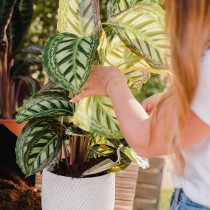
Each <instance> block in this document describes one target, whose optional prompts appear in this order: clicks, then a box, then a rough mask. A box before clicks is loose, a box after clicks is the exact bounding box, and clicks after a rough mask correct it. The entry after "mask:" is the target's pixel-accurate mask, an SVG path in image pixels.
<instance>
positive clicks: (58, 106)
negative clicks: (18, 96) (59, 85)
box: [16, 91, 73, 123]
mask: <svg viewBox="0 0 210 210" xmlns="http://www.w3.org/2000/svg"><path fill="white" fill-rule="evenodd" d="M72 106H73V105H72V104H71V103H69V98H68V97H67V96H66V95H65V94H64V93H62V92H56V91H46V92H43V93H37V94H35V95H34V96H33V97H31V99H30V100H29V101H28V103H26V104H24V105H23V106H22V107H21V108H20V110H19V112H18V114H17V115H16V122H17V123H22V122H24V121H28V120H30V119H33V118H40V117H46V116H49V117H51V116H53V117H54V116H63V115H72V109H73V107H72Z"/></svg>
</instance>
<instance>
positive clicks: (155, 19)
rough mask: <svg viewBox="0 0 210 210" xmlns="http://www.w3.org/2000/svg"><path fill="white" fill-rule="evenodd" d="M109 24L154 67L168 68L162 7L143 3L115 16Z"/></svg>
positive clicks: (167, 45)
mask: <svg viewBox="0 0 210 210" xmlns="http://www.w3.org/2000/svg"><path fill="white" fill-rule="evenodd" d="M108 24H110V25H112V28H113V29H114V30H115V31H116V33H117V34H118V35H119V37H120V38H121V40H122V41H123V42H124V43H125V45H126V46H127V47H128V48H130V49H131V50H132V51H133V52H135V53H137V54H138V55H140V56H141V57H143V58H144V59H145V60H146V61H147V63H148V64H149V65H150V66H151V67H152V68H155V69H167V68H168V61H167V56H168V55H167V53H168V52H167V50H169V41H168V40H167V37H166V35H165V12H164V10H163V9H162V8H161V7H160V6H159V5H157V4H147V3H139V4H137V5H135V6H133V7H132V8H130V9H127V10H124V11H123V12H121V13H119V14H116V15H113V16H111V17H110V21H109V23H108Z"/></svg>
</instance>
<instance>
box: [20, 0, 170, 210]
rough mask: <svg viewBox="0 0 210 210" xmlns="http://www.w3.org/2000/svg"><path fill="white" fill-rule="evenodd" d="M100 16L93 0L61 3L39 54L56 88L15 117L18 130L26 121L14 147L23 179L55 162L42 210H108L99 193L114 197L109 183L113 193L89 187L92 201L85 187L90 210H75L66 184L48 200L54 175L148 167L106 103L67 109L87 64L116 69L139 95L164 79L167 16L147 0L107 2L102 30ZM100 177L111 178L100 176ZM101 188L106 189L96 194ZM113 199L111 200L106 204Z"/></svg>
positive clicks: (93, 99)
mask: <svg viewBox="0 0 210 210" xmlns="http://www.w3.org/2000/svg"><path fill="white" fill-rule="evenodd" d="M99 11H100V10H99V1H98V0H87V1H82V0H77V1H76V0H71V1H70V0H60V3H59V10H58V32H57V33H56V34H54V35H53V36H51V37H50V38H49V40H48V41H47V42H46V44H45V47H44V53H43V63H44V66H45V69H46V72H47V74H48V75H49V77H50V79H51V80H52V81H53V83H50V84H48V85H47V86H46V87H44V88H43V89H42V90H41V91H40V92H39V93H38V94H35V95H34V96H33V97H32V98H31V99H30V100H29V101H28V103H26V104H24V105H23V106H22V107H21V108H20V110H19V113H18V114H17V116H16V122H18V123H22V122H24V121H29V122H28V123H27V125H26V126H25V127H24V129H23V131H22V133H21V134H20V136H19V138H18V143H17V146H16V155H17V162H18V164H19V166H20V167H21V169H22V171H23V172H24V173H25V174H26V176H29V175H31V174H34V173H36V172H38V171H41V170H43V169H44V168H45V167H47V166H48V165H49V164H51V163H52V162H53V160H54V159H55V161H54V164H53V165H51V166H50V168H49V169H48V170H44V174H43V180H44V182H43V186H44V187H43V194H42V196H43V202H42V204H43V209H56V208H57V209H78V208H81V209H106V210H107V209H113V199H112V201H108V202H107V201H105V200H103V199H100V197H102V198H103V195H102V194H103V192H102V191H100V193H99V192H98V190H99V189H102V188H108V190H109V189H110V188H112V189H114V188H113V181H111V186H112V187H111V186H109V187H107V186H108V184H107V183H106V182H105V181H104V180H103V181H100V182H99V184H98V188H97V187H96V185H97V184H96V183H95V184H93V183H92V184H91V186H93V185H94V187H96V188H95V189H96V190H94V189H93V190H90V189H89V193H88V191H86V190H85V189H84V185H85V184H82V187H81V188H80V191H79V192H80V193H81V192H85V193H83V194H85V195H87V196H88V202H86V203H83V202H82V201H80V202H78V203H76V204H75V205H79V207H78V206H77V207H75V206H73V203H74V201H75V199H73V200H71V199H70V198H75V197H74V196H75V195H76V194H77V193H76V192H75V191H71V190H70V189H72V187H71V186H69V185H68V183H70V178H68V179H67V180H68V181H67V183H65V184H62V183H63V181H62V180H61V181H60V183H59V182H58V184H53V185H54V186H56V190H55V191H56V193H55V191H54V192H51V193H49V192H50V190H49V188H50V187H53V186H52V182H53V183H55V179H57V177H60V178H61V179H64V178H63V176H57V175H55V174H59V175H67V176H71V177H76V178H78V177H89V176H93V175H95V176H97V175H98V177H99V178H102V177H103V178H104V177H105V176H107V177H108V179H110V177H111V175H110V172H118V171H120V170H122V169H124V168H126V167H127V166H128V165H129V164H130V163H131V162H132V161H137V162H138V163H139V164H140V165H141V166H144V167H147V161H146V160H144V159H142V158H140V157H138V156H137V155H136V154H135V152H134V151H133V150H132V149H130V148H129V146H128V145H127V144H126V141H125V140H123V136H122V133H121V132H120V129H119V126H118V123H117V120H116V116H115V113H114V110H113V108H112V104H111V101H110V100H109V98H108V97H89V98H86V99H84V100H82V101H80V102H78V103H76V105H72V104H70V103H69V99H70V98H71V97H72V96H73V95H74V94H75V93H77V92H78V91H79V90H80V88H81V87H82V85H83V84H84V83H85V81H86V80H87V78H88V75H89V73H90V71H91V66H92V64H95V65H98V64H99V65H105V66H110V65H113V66H117V67H118V68H119V69H120V70H121V71H122V72H123V73H124V75H125V77H126V78H127V81H128V85H129V87H130V88H131V89H132V90H137V91H139V90H140V89H141V86H142V84H143V83H145V82H146V81H147V79H148V78H149V75H150V73H162V74H168V72H167V71H165V69H167V67H168V64H167V53H166V51H167V50H168V48H169V44H168V40H167V37H166V36H165V33H164V10H163V9H162V8H161V7H160V6H159V5H158V4H156V3H153V1H148V0H147V1H137V0H130V1H118V0H110V1H109V3H108V9H107V11H108V19H107V21H106V22H104V23H101V22H100V14H99ZM61 148H62V149H61ZM63 157H64V158H63ZM52 172H53V173H52ZM104 173H105V174H107V173H108V175H105V176H99V175H101V174H104ZM94 178H95V177H94ZM91 179H92V178H91ZM91 179H90V178H88V179H79V180H80V181H81V180H86V181H87V180H88V181H87V182H90V180H91ZM48 180H50V181H49V182H48V183H47V184H46V182H47V181H48ZM74 181H75V180H74V179H73V180H71V182H74ZM75 182H76V181H75ZM102 183H106V184H105V186H101V187H100V184H102ZM59 185H61V186H62V187H61V189H60V190H61V191H59V189H58V186H59ZM66 185H67V186H68V187H67V189H66V190H65V189H64V188H65V186H66ZM88 186H90V185H88ZM76 188H79V187H78V183H77V184H76ZM47 191H48V193H49V194H48V195H47V194H46V192H47ZM94 193H96V194H98V196H97V195H96V198H97V199H100V201H101V203H97V202H96V201H94V202H92V203H91V206H87V203H88V204H89V201H92V200H91V198H90V194H91V195H92V196H93V194H94ZM108 193H109V192H108ZM105 194H107V193H105ZM60 195H62V196H60ZM93 197H94V196H93ZM113 197H114V196H113V195H112V194H111V196H110V197H109V199H110V198H113ZM48 199H52V202H51V201H49V200H48ZM82 200H83V201H84V200H85V199H82ZM56 201H58V202H56ZM62 204H63V206H62ZM95 204H97V206H95ZM107 204H110V206H106V205H107ZM66 206H67V207H66Z"/></svg>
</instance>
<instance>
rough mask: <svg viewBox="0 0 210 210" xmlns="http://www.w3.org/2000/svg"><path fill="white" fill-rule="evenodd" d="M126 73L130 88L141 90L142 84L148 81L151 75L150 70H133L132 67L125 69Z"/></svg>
mask: <svg viewBox="0 0 210 210" xmlns="http://www.w3.org/2000/svg"><path fill="white" fill-rule="evenodd" d="M124 75H125V77H126V78H127V83H128V86H129V88H130V89H135V90H137V91H140V90H141V88H142V85H143V84H145V83H146V82H147V80H148V79H149V77H150V73H149V72H148V71H141V70H133V69H132V68H130V69H127V70H125V71H124Z"/></svg>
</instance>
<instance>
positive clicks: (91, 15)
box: [57, 0, 101, 37]
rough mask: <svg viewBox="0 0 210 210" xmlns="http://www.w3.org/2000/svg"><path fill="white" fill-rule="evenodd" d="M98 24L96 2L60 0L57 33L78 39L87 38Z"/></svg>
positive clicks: (97, 2)
mask: <svg viewBox="0 0 210 210" xmlns="http://www.w3.org/2000/svg"><path fill="white" fill-rule="evenodd" d="M99 24H100V9H99V1H98V0H85V1H84V0H71V1H69V0H60V1H59V9H58V26H57V27H58V31H59V32H60V33H64V32H68V33H72V34H75V35H77V36H79V37H85V36H89V35H91V34H93V33H95V32H96V31H98V30H97V29H96V28H97V27H98V26H99ZM98 29H99V30H101V29H100V26H99V28H98Z"/></svg>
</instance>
